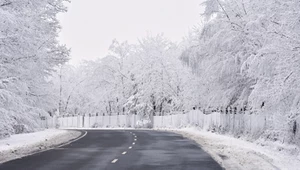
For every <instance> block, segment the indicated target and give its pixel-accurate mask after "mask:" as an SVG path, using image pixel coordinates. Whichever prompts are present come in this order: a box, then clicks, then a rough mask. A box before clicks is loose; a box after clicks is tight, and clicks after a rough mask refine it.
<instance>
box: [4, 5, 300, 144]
mask: <svg viewBox="0 0 300 170" xmlns="http://www.w3.org/2000/svg"><path fill="white" fill-rule="evenodd" d="M63 2H64V0H34V1H28V2H25V1H20V0H1V1H0V13H1V15H0V16H1V23H2V24H1V25H0V30H1V33H0V40H1V42H0V43H1V45H0V49H1V50H0V56H1V58H0V71H1V74H0V101H1V102H0V136H2V137H3V136H6V135H9V134H13V133H17V130H16V127H17V125H24V129H23V131H24V132H29V131H34V130H37V129H40V128H43V126H42V125H41V124H40V123H39V122H40V120H41V117H50V116H53V115H56V116H63V115H65V116H67V115H98V114H100V115H129V114H137V115H141V116H142V117H144V118H145V119H148V118H149V116H150V115H169V114H174V113H178V112H187V111H190V110H192V109H206V110H225V109H227V108H234V107H237V108H243V109H247V110H250V111H251V113H255V114H265V115H267V120H266V121H267V122H268V123H267V126H266V129H265V133H264V134H263V135H265V136H267V137H268V138H272V139H277V138H281V137H282V136H288V138H287V139H286V140H287V142H293V141H294V140H295V138H294V137H293V133H295V131H296V129H297V127H296V124H295V122H296V120H297V119H299V114H300V85H299V84H300V22H299V20H300V2H299V1H293V0H281V1H277V0H260V1H258V0H251V1H250V0H206V1H205V2H204V3H203V4H201V5H203V6H204V7H205V12H204V13H202V14H201V16H199V17H201V19H202V23H200V24H199V25H198V26H195V27H194V29H192V30H191V31H190V32H189V34H188V35H187V36H185V37H184V38H183V40H182V41H181V42H172V41H170V40H168V38H166V37H165V36H164V35H163V34H159V35H155V36H153V35H151V36H150V35H149V36H147V37H144V38H142V39H139V41H138V43H135V44H130V43H128V42H126V41H125V42H119V41H118V40H112V43H111V46H110V47H109V55H107V56H99V59H98V60H96V61H85V62H83V63H82V64H81V65H79V66H72V65H69V64H67V61H68V59H69V57H70V56H69V49H68V48H67V47H66V46H64V45H61V44H60V42H59V41H58V40H57V36H58V32H59V30H60V25H59V22H58V20H57V17H56V16H57V14H58V13H61V12H66V11H67V9H66V7H65V6H64V5H63ZM183 36H184V35H183Z"/></svg>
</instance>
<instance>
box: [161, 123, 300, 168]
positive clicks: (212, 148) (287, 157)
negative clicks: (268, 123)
mask: <svg viewBox="0 0 300 170" xmlns="http://www.w3.org/2000/svg"><path fill="white" fill-rule="evenodd" d="M164 130H167V131H172V132H175V133H179V134H181V135H183V136H184V137H187V138H190V139H192V140H194V141H196V142H197V143H198V144H200V145H201V147H202V148H203V149H204V150H205V151H206V152H208V153H209V154H210V155H212V157H213V158H214V159H215V160H216V161H217V162H219V163H220V164H221V165H222V166H223V167H224V168H225V169H230V170H274V169H280V170H297V169H299V167H300V159H299V148H297V147H296V146H292V145H282V144H280V143H274V142H268V141H264V140H257V141H256V142H248V141H246V140H243V139H237V138H233V137H229V136H224V135H219V134H215V133H211V132H207V131H203V130H198V129H196V128H184V129H164Z"/></svg>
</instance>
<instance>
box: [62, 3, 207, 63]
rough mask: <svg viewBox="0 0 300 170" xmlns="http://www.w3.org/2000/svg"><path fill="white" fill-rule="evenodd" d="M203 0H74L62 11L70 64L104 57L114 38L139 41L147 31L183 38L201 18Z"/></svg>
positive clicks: (65, 42) (64, 40)
mask: <svg viewBox="0 0 300 170" xmlns="http://www.w3.org/2000/svg"><path fill="white" fill-rule="evenodd" d="M202 1H203V0H72V2H71V3H70V4H68V5H67V6H68V7H69V11H68V12H67V13H64V14H60V15H59V19H60V21H61V26H62V31H61V33H60V37H59V39H60V41H61V43H63V44H66V45H67V46H68V47H69V48H71V50H72V53H71V62H70V63H71V64H75V65H77V64H78V63H79V62H80V61H81V60H82V59H84V60H94V59H96V58H98V57H104V56H105V55H106V54H107V52H108V47H109V46H110V44H111V42H112V40H113V39H115V38H116V39H117V40H118V41H125V40H128V41H129V42H130V43H135V42H137V39H138V38H141V37H144V36H146V35H147V34H152V35H156V34H159V33H164V35H165V36H166V37H167V38H169V39H170V40H172V41H180V40H181V39H182V37H183V36H185V35H186V34H187V32H188V30H189V29H190V28H192V27H193V26H194V25H197V24H198V23H199V22H200V13H201V11H202V7H201V6H200V3H201V2H202Z"/></svg>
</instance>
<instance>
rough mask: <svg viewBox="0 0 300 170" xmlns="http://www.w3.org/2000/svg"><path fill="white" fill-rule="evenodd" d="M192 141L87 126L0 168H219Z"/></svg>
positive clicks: (81, 169)
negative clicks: (65, 141) (70, 138)
mask: <svg viewBox="0 0 300 170" xmlns="http://www.w3.org/2000/svg"><path fill="white" fill-rule="evenodd" d="M219 169H222V168H221V167H220V165H218V164H217V163H216V162H215V161H214V160H213V159H212V158H211V157H210V156H209V155H208V154H207V153H206V152H204V151H203V150H202V149H201V148H200V147H199V146H198V145H197V144H196V143H195V142H193V141H191V140H189V139H186V138H183V137H182V136H181V135H178V134H174V133H169V132H159V131H150V130H149V131H147V130H144V131H143V130H141V131H140V130H90V131H87V135H86V136H84V137H83V138H82V139H80V140H77V141H75V142H73V143H71V144H69V145H66V146H62V147H60V148H56V149H52V150H48V151H45V152H42V153H38V154H35V155H31V156H27V157H24V158H20V159H17V160H13V161H10V162H6V163H3V164H0V170H219Z"/></svg>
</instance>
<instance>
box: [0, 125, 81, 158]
mask: <svg viewBox="0 0 300 170" xmlns="http://www.w3.org/2000/svg"><path fill="white" fill-rule="evenodd" d="M80 135H81V132H79V131H67V130H58V129H48V130H44V131H39V132H34V133H27V134H17V135H11V136H10V137H9V138H5V139H1V140H0V163H1V162H6V161H9V160H13V159H17V158H20V157H24V156H27V155H30V154H33V153H37V152H40V151H44V150H47V149H51V148H53V147H54V146H58V145H60V144H63V143H66V142H68V141H70V140H73V139H75V138H77V137H79V136H80Z"/></svg>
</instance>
